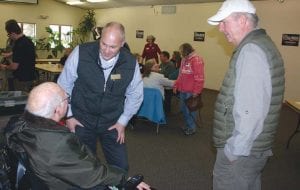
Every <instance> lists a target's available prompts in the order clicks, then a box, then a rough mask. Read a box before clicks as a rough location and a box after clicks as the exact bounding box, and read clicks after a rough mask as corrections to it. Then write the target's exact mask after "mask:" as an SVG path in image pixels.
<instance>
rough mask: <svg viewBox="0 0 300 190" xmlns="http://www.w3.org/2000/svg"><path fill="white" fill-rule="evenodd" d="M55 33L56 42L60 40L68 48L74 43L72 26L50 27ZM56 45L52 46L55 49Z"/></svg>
mask: <svg viewBox="0 0 300 190" xmlns="http://www.w3.org/2000/svg"><path fill="white" fill-rule="evenodd" d="M49 27H50V28H51V30H52V31H53V33H54V34H55V35H54V36H55V40H60V42H61V44H62V45H63V46H64V47H65V48H68V47H70V43H71V42H72V35H71V34H72V30H73V27H72V26H68V25H50V26H49ZM54 46H55V45H54V44H51V47H52V48H53V47H54Z"/></svg>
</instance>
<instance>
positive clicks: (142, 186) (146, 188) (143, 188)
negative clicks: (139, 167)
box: [136, 182, 151, 190]
mask: <svg viewBox="0 0 300 190" xmlns="http://www.w3.org/2000/svg"><path fill="white" fill-rule="evenodd" d="M136 188H137V189H138V190H151V189H150V186H149V185H148V184H146V183H145V182H141V183H140V184H138V186H136Z"/></svg>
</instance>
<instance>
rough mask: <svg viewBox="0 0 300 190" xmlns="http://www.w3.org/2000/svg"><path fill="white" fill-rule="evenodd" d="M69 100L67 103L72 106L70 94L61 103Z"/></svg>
mask: <svg viewBox="0 0 300 190" xmlns="http://www.w3.org/2000/svg"><path fill="white" fill-rule="evenodd" d="M66 100H67V103H68V104H70V103H71V96H70V94H68V93H67V97H66V98H64V99H62V101H61V102H64V101H66Z"/></svg>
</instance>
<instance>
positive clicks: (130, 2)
mask: <svg viewBox="0 0 300 190" xmlns="http://www.w3.org/2000/svg"><path fill="white" fill-rule="evenodd" d="M56 1H58V2H62V3H66V2H67V1H78V0H56ZM81 1H83V2H85V0H81ZM223 1H224V0H109V1H108V2H103V3H89V2H85V3H84V4H82V5H73V6H76V7H80V8H82V9H106V8H116V7H132V6H148V5H149V6H151V5H174V4H189V3H211V2H223Z"/></svg>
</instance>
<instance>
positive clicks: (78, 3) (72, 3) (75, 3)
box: [66, 1, 84, 5]
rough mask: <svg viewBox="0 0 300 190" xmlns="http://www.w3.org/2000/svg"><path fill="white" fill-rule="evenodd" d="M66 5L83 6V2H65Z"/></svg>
mask: <svg viewBox="0 0 300 190" xmlns="http://www.w3.org/2000/svg"><path fill="white" fill-rule="evenodd" d="M66 4H68V5H82V4H84V2H82V1H68V2H66Z"/></svg>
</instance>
